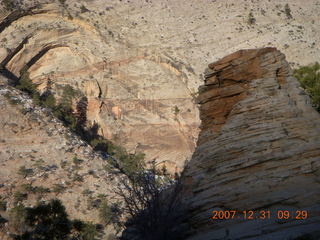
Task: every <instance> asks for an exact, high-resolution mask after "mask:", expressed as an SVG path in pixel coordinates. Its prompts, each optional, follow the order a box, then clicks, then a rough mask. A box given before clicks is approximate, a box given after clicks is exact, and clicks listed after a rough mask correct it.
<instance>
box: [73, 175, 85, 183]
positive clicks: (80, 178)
mask: <svg viewBox="0 0 320 240" xmlns="http://www.w3.org/2000/svg"><path fill="white" fill-rule="evenodd" d="M72 180H73V181H74V182H83V177H82V176H81V175H79V174H78V173H75V174H74V175H73V177H72Z"/></svg>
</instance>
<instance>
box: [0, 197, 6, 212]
mask: <svg viewBox="0 0 320 240" xmlns="http://www.w3.org/2000/svg"><path fill="white" fill-rule="evenodd" d="M6 210H7V201H5V200H0V211H6Z"/></svg>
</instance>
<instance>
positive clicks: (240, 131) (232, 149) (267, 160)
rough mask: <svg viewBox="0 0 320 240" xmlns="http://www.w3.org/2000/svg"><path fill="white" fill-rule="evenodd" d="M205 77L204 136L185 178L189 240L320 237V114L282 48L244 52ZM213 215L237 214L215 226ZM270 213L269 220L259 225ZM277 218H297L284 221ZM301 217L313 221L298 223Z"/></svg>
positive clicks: (225, 60)
mask: <svg viewBox="0 0 320 240" xmlns="http://www.w3.org/2000/svg"><path fill="white" fill-rule="evenodd" d="M205 76H206V78H205V82H204V85H203V86H202V87H201V88H200V92H201V93H200V96H199V98H198V101H199V103H200V118H201V121H202V124H201V132H200V136H199V140H198V145H197V148H196V151H195V153H194V155H193V158H192V160H191V161H190V162H189V163H188V165H187V167H186V170H185V172H184V174H183V176H182V180H183V183H184V185H185V188H186V189H187V190H186V193H185V195H184V199H185V202H186V204H187V206H188V208H189V211H188V214H186V218H187V222H188V223H189V224H190V226H191V228H190V229H189V230H188V237H186V239H188V240H189V239H190V240H191V239H192V240H198V239H199V240H200V239H201V240H202V239H252V240H253V239H255V240H257V239H273V240H276V239H281V240H284V239H293V238H295V237H298V236H301V235H303V234H307V233H308V234H311V235H312V234H315V235H316V234H319V230H320V115H319V113H318V112H316V111H315V110H314V109H313V108H312V106H311V104H310V99H309V98H308V97H307V96H306V94H305V93H304V91H303V90H302V89H301V88H300V87H299V83H298V81H297V80H296V79H295V78H294V77H293V76H292V73H291V69H290V67H289V65H288V63H287V62H286V60H285V55H284V54H282V53H281V52H280V51H278V50H277V49H275V48H262V49H252V50H241V51H238V52H235V53H233V54H231V55H229V56H226V57H225V58H223V59H221V60H219V61H217V62H215V63H212V64H210V65H209V68H208V69H207V70H206V73H205ZM214 210H217V211H227V210H236V211H237V214H236V217H235V218H234V219H222V220H219V219H216V220H214V219H211V217H213V213H212V211H214ZM250 210H251V211H254V218H255V219H253V220H251V219H244V216H243V214H244V213H243V212H242V211H250ZM263 210H264V211H270V215H271V216H270V219H264V220H262V219H256V218H259V216H260V215H259V214H261V213H260V211H263ZM278 211H289V212H290V218H289V219H280V218H281V212H280V216H277V213H279V212H278ZM297 211H298V212H297ZM299 211H307V212H308V217H307V218H306V219H302V220H301V219H299V220H297V219H293V218H294V217H297V214H298V213H299ZM238 217H239V219H238ZM317 236H318V235H317ZM315 239H318V238H315Z"/></svg>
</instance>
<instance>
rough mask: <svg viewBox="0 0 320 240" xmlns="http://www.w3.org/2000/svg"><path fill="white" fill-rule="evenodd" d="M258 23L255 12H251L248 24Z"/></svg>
mask: <svg viewBox="0 0 320 240" xmlns="http://www.w3.org/2000/svg"><path fill="white" fill-rule="evenodd" d="M255 23H256V19H255V17H254V16H253V13H252V12H250V13H249V15H248V24H249V25H253V24H255Z"/></svg>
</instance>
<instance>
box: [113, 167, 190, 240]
mask: <svg viewBox="0 0 320 240" xmlns="http://www.w3.org/2000/svg"><path fill="white" fill-rule="evenodd" d="M181 191H182V186H181V184H180V182H179V181H177V182H176V183H172V182H171V181H169V180H168V179H166V178H160V177H159V176H158V175H157V172H156V169H155V167H153V168H152V169H151V170H148V171H146V170H145V171H141V172H138V173H136V174H135V175H134V176H128V179H122V180H121V182H120V185H119V187H118V192H117V193H118V195H119V196H120V197H122V199H123V202H124V204H125V206H124V212H125V213H127V214H128V216H129V220H128V221H127V224H126V225H129V226H132V227H133V228H134V231H135V236H136V237H137V238H138V239H145V240H162V239H167V240H177V239H182V231H181V230H180V229H175V228H172V226H173V225H175V224H177V222H178V220H179V217H181V216H182V215H183V211H184V207H183V204H182V202H181V194H180V193H181Z"/></svg>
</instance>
